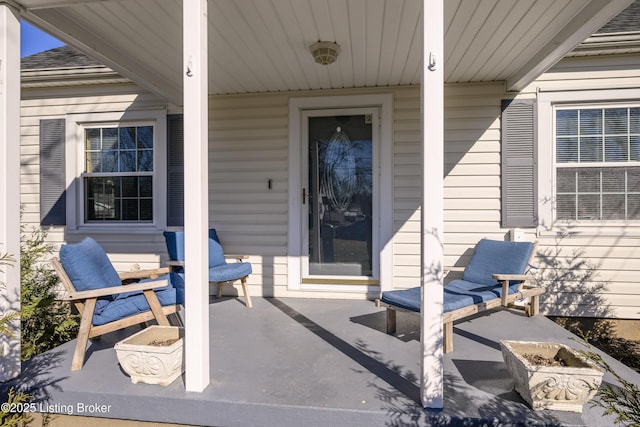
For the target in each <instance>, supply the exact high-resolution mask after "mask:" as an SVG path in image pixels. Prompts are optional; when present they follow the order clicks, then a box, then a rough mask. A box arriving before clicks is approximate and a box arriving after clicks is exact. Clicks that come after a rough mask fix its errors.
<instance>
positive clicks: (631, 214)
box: [627, 194, 640, 220]
mask: <svg viewBox="0 0 640 427" xmlns="http://www.w3.org/2000/svg"><path fill="white" fill-rule="evenodd" d="M627 219H628V220H640V194H629V196H627Z"/></svg>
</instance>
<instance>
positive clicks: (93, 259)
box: [60, 237, 121, 291]
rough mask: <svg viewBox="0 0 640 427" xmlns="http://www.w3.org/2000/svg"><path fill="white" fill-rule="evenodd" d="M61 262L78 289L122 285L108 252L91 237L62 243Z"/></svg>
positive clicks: (87, 289)
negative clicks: (70, 242) (66, 243)
mask: <svg viewBox="0 0 640 427" xmlns="http://www.w3.org/2000/svg"><path fill="white" fill-rule="evenodd" d="M60 263H61V264H62V267H63V268H64V270H65V272H66V273H67V275H68V276H69V279H70V280H71V282H72V283H73V286H74V287H75V288H76V290H77V291H89V290H93V289H101V288H106V287H111V286H120V284H121V282H120V276H119V275H118V272H117V271H116V270H115V268H113V265H112V264H111V261H110V260H109V258H108V257H107V254H106V253H105V252H104V250H103V249H102V248H101V247H100V245H99V244H98V243H97V242H96V241H95V240H93V239H92V238H91V237H85V238H84V239H83V240H82V241H81V242H80V243H75V244H71V245H62V247H61V248H60Z"/></svg>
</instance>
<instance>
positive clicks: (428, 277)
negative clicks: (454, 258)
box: [420, 0, 445, 409]
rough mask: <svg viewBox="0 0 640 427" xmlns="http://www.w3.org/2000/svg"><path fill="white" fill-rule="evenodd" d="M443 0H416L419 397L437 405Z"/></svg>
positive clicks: (440, 346) (439, 395) (426, 403)
mask: <svg viewBox="0 0 640 427" xmlns="http://www.w3.org/2000/svg"><path fill="white" fill-rule="evenodd" d="M443 1H444V0H425V1H424V3H423V5H422V29H423V43H422V45H423V52H422V57H423V66H422V91H421V104H422V167H423V176H422V178H423V183H422V188H423V190H422V271H421V286H422V310H421V312H420V322H421V327H420V344H421V350H422V370H421V376H420V397H421V400H422V405H423V406H424V407H425V408H433V409H441V408H442V407H443V401H444V396H443V394H444V386H443V384H444V371H443V353H444V351H443V333H442V300H443V292H442V287H443V271H442V270H443V253H444V250H443V227H444V225H443V224H444V212H443V211H444V207H443V198H444V190H443V186H444V181H443V172H444V73H443V71H444V62H445V61H444V57H443V56H444V55H443V52H444V48H443V47H444V24H443V21H444V15H443V11H444V7H443Z"/></svg>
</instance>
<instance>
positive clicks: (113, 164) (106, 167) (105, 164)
mask: <svg viewBox="0 0 640 427" xmlns="http://www.w3.org/2000/svg"><path fill="white" fill-rule="evenodd" d="M98 169H99V171H100V172H117V171H118V152H117V151H115V150H109V151H102V156H101V160H100V166H99V168H98Z"/></svg>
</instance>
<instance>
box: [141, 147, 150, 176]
mask: <svg viewBox="0 0 640 427" xmlns="http://www.w3.org/2000/svg"><path fill="white" fill-rule="evenodd" d="M138 171H139V172H152V171H153V151H152V150H140V151H138Z"/></svg>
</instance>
